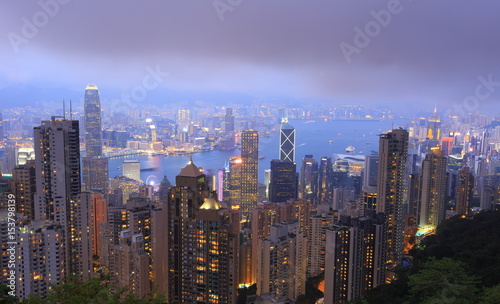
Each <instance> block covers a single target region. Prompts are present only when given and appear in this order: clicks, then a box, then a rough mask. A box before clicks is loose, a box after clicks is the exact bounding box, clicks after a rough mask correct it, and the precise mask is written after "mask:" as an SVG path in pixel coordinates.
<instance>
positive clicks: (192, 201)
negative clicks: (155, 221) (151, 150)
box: [168, 161, 240, 304]
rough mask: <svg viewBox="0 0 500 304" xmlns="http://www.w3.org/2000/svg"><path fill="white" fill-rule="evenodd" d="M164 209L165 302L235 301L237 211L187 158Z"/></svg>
mask: <svg viewBox="0 0 500 304" xmlns="http://www.w3.org/2000/svg"><path fill="white" fill-rule="evenodd" d="M168 209H169V211H168V225H169V229H168V231H169V233H168V248H169V255H168V263H169V274H168V282H169V292H168V298H169V302H178V303H187V304H188V303H193V304H195V303H200V302H204V303H234V302H235V300H236V290H237V281H238V260H239V231H240V229H239V219H240V215H239V212H238V211H237V210H230V209H227V208H226V207H225V206H224V205H223V204H220V203H219V202H217V201H216V200H215V199H213V198H212V197H211V193H210V189H209V188H208V183H207V181H206V180H205V175H204V174H203V173H201V172H200V170H199V169H198V168H197V167H196V166H195V165H194V164H193V163H192V161H190V162H189V164H188V165H187V166H186V167H185V168H184V169H182V171H181V173H180V174H179V175H178V176H177V177H176V186H175V187H172V188H171V190H170V197H169V201H168Z"/></svg>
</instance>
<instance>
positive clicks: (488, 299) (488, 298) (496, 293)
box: [479, 285, 500, 304]
mask: <svg viewBox="0 0 500 304" xmlns="http://www.w3.org/2000/svg"><path fill="white" fill-rule="evenodd" d="M479 303H481V304H497V303H500V285H497V286H494V287H491V288H486V289H485V290H484V292H483V295H482V297H481V302H479Z"/></svg>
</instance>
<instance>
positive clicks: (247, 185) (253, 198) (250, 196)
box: [240, 131, 259, 221]
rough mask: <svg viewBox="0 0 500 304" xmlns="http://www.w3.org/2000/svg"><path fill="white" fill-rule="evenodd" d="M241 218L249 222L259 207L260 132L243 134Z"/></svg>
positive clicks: (245, 132) (244, 132)
mask: <svg viewBox="0 0 500 304" xmlns="http://www.w3.org/2000/svg"><path fill="white" fill-rule="evenodd" d="M241 161H242V164H241V207H240V210H241V216H242V218H244V219H246V220H247V221H249V218H250V216H251V215H252V210H253V209H254V208H255V207H256V206H257V197H258V180H259V132H257V131H243V132H241Z"/></svg>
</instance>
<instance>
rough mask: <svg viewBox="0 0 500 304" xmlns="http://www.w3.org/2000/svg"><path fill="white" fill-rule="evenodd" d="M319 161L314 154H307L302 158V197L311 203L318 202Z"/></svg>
mask: <svg viewBox="0 0 500 304" xmlns="http://www.w3.org/2000/svg"><path fill="white" fill-rule="evenodd" d="M318 175H319V169H318V162H317V161H316V160H315V159H314V158H313V156H312V155H306V156H305V157H304V158H303V159H302V168H301V174H300V192H301V196H302V197H301V198H302V199H303V200H305V201H307V202H309V203H311V204H314V203H316V202H317V194H318Z"/></svg>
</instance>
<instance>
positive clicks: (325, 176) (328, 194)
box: [318, 156, 333, 204]
mask: <svg viewBox="0 0 500 304" xmlns="http://www.w3.org/2000/svg"><path fill="white" fill-rule="evenodd" d="M332 189H333V185H332V159H331V158H330V157H326V156H323V157H322V158H321V162H320V164H319V176H318V203H320V204H330V203H331V201H332V198H333V193H332Z"/></svg>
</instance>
